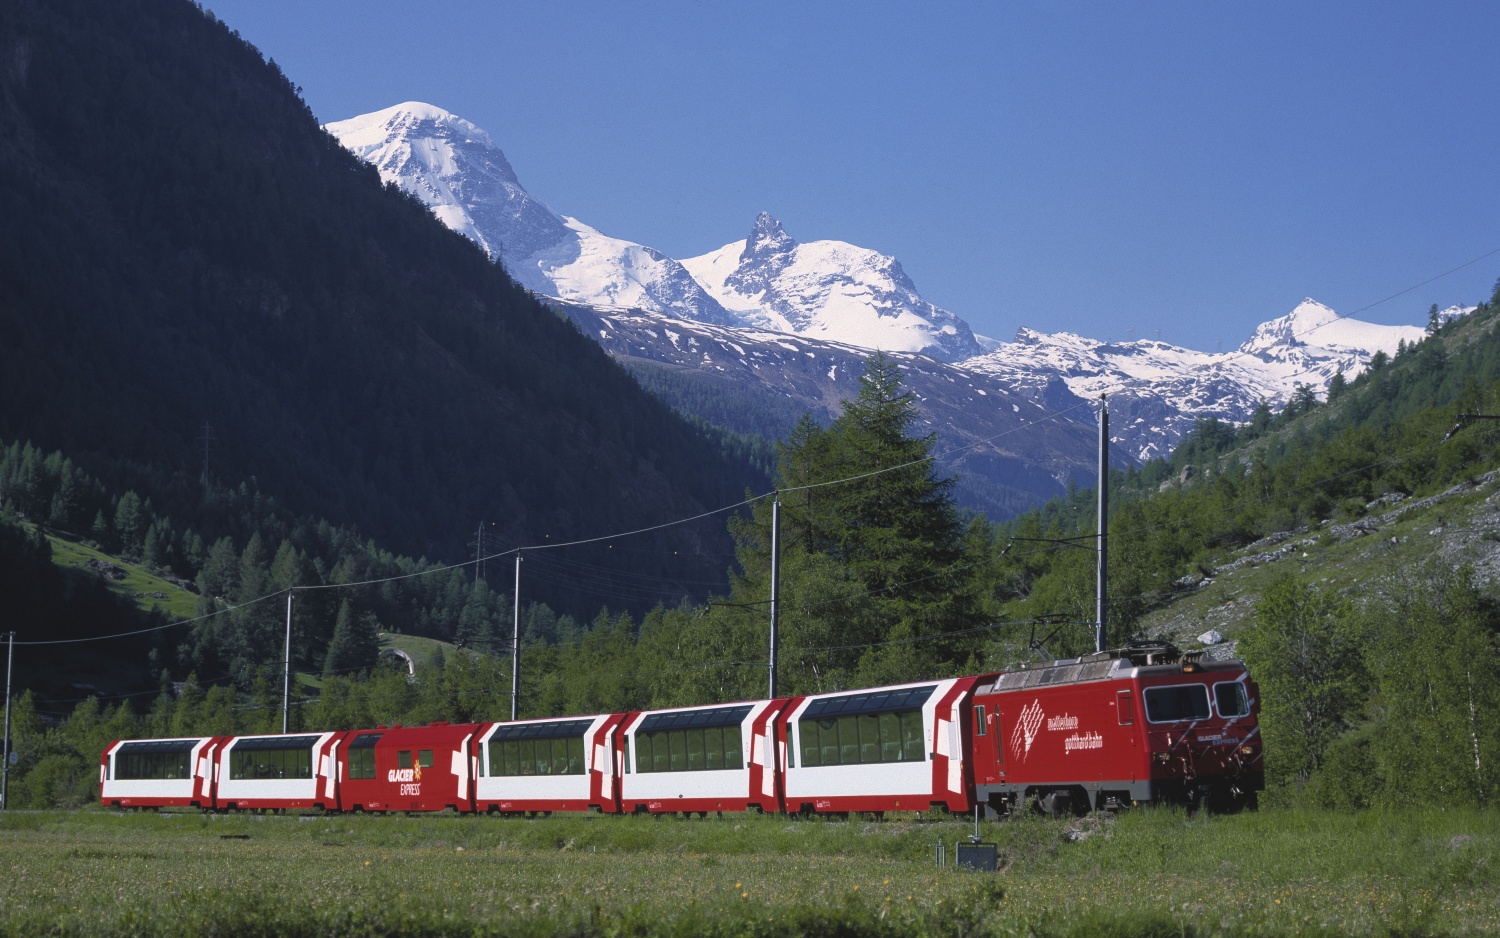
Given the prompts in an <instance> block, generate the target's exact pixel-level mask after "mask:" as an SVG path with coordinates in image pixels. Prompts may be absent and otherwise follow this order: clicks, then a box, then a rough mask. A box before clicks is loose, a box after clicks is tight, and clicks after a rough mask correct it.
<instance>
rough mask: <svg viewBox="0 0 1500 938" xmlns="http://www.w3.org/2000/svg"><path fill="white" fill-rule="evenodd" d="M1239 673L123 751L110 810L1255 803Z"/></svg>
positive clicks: (1147, 659) (1141, 672)
mask: <svg viewBox="0 0 1500 938" xmlns="http://www.w3.org/2000/svg"><path fill="white" fill-rule="evenodd" d="M1257 696H1258V692H1257V689H1256V686H1255V683H1254V682H1253V681H1251V680H1250V678H1249V675H1248V674H1247V673H1246V671H1245V668H1244V665H1242V664H1240V663H1239V662H1237V661H1222V662H1206V661H1203V660H1201V659H1200V658H1199V656H1197V655H1193V654H1186V655H1184V654H1180V653H1179V652H1178V651H1177V649H1175V648H1173V647H1172V646H1170V645H1165V644H1157V645H1133V646H1127V647H1126V648H1125V649H1122V650H1120V651H1110V652H1101V653H1099V654H1094V655H1086V656H1084V657H1081V658H1075V659H1071V660H1067V661H1054V662H1051V663H1050V664H1046V665H1042V666H1038V667H1033V668H1026V669H1021V670H1015V671H1007V672H1004V673H1000V674H985V675H977V676H972V677H962V678H948V679H945V680H938V681H922V682H914V683H911V684H901V685H895V686H891V687H876V688H869V689H865V690H854V691H843V692H839V693H828V694H812V695H807V696H801V697H790V698H786V697H783V698H777V699H775V700H754V701H745V702H742V703H736V704H719V705H712V706H707V707H683V708H676V709H671V710H653V711H637V712H630V713H613V714H598V715H594V716H583V717H567V718H560V719H544V720H523V721H517V722H513V723H468V724H454V725H449V724H446V723H433V724H430V725H428V726H411V727H401V726H393V727H376V728H375V729H368V730H350V731H345V732H324V733H303V734H281V735H261V736H233V737H229V736H219V737H199V738H190V739H154V740H128V741H116V742H114V743H111V744H110V745H109V746H108V747H107V748H106V749H105V750H104V753H103V755H102V758H101V765H100V769H99V779H100V786H99V787H100V801H101V802H102V803H103V804H104V805H105V806H107V807H109V806H113V807H119V808H142V807H146V808H158V807H197V808H202V809H204V810H233V809H239V810H286V809H316V810H325V811H371V812H390V811H401V812H413V811H444V810H447V811H455V812H461V813H469V812H475V813H500V814H528V815H532V814H539V813H543V814H544V813H550V812H553V811H599V812H605V813H622V812H624V813H689V814H690V813H694V812H697V813H702V814H707V813H709V812H721V811H769V812H790V813H802V814H846V813H849V812H869V813H881V812H886V811H925V810H928V809H930V808H939V809H945V810H948V811H953V812H964V813H967V812H969V811H973V810H975V809H976V808H978V807H983V808H984V809H985V810H986V811H987V812H989V813H991V814H995V813H1004V812H1009V811H1013V810H1016V809H1018V808H1020V807H1021V806H1023V805H1025V804H1027V803H1029V802H1032V801H1033V800H1034V803H1035V804H1037V805H1038V806H1039V807H1041V808H1042V809H1043V810H1047V811H1049V812H1063V811H1085V810H1090V809H1102V808H1106V807H1114V806H1124V805H1133V804H1144V803H1153V802H1162V801H1166V802H1181V803H1188V804H1198V803H1201V802H1205V801H1206V803H1208V804H1209V805H1210V806H1211V807H1214V808H1236V807H1246V806H1253V805H1254V803H1255V798H1256V793H1257V792H1259V791H1260V790H1261V788H1263V787H1264V778H1265V770H1264V762H1263V759H1262V754H1261V746H1260V736H1259V727H1258V726H1257V723H1256V717H1255V714H1256V710H1257V709H1258V704H1257Z"/></svg>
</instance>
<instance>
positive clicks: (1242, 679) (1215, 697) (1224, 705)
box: [971, 644, 1265, 813]
mask: <svg viewBox="0 0 1500 938" xmlns="http://www.w3.org/2000/svg"><path fill="white" fill-rule="evenodd" d="M1258 697H1259V693H1258V690H1257V688H1256V686H1255V683H1254V682H1253V681H1251V680H1250V676H1249V674H1248V673H1247V672H1246V671H1245V667H1244V665H1242V664H1241V663H1240V662H1238V661H1223V662H1205V661H1202V660H1201V659H1200V657H1199V656H1198V655H1194V654H1187V655H1183V654H1181V653H1179V652H1178V651H1177V649H1176V648H1174V647H1172V646H1171V645H1167V644H1138V645H1133V646H1127V647H1126V648H1125V649H1123V650H1122V651H1119V652H1102V653H1099V654H1093V655H1087V656H1084V657H1082V658H1075V659H1072V660H1069V661H1054V662H1052V663H1051V664H1048V665H1044V666H1041V667H1036V668H1028V669H1025V670H1018V671H1009V672H1006V673H1004V674H1001V675H999V676H997V677H996V678H994V680H993V681H989V682H985V683H983V684H981V685H980V686H979V687H978V688H977V689H976V690H975V693H974V728H975V729H974V735H973V740H972V742H973V746H972V749H971V752H972V753H973V758H974V782H975V795H976V797H977V798H978V800H979V801H980V802H982V803H984V804H986V805H988V806H989V807H990V808H991V809H992V810H998V811H1006V810H1011V809H1014V808H1015V807H1016V806H1018V805H1019V804H1021V803H1022V802H1023V801H1024V800H1025V799H1027V798H1033V797H1034V798H1036V799H1038V802H1039V804H1040V805H1041V807H1042V808H1043V809H1045V810H1047V811H1048V812H1050V813H1056V812H1060V811H1064V810H1085V811H1086V810H1089V809H1103V808H1106V807H1119V806H1125V805H1134V804H1141V803H1147V802H1158V801H1168V802H1179V803H1188V804H1193V805H1196V804H1198V803H1200V802H1202V801H1204V800H1205V799H1206V800H1207V802H1208V804H1209V805H1210V806H1211V807H1214V808H1216V809H1230V808H1239V807H1249V806H1253V805H1254V803H1255V799H1256V797H1257V793H1258V792H1259V791H1260V790H1261V789H1263V788H1264V787H1265V763H1264V761H1263V759H1262V754H1261V745H1260V742H1261V741H1260V727H1259V726H1258V725H1257V723H1256V719H1255V711H1256V709H1257V706H1258V704H1257V699H1258Z"/></svg>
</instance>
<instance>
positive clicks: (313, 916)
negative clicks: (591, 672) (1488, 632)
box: [0, 810, 1500, 938]
mask: <svg viewBox="0 0 1500 938" xmlns="http://www.w3.org/2000/svg"><path fill="white" fill-rule="evenodd" d="M970 833H972V824H966V823H963V822H961V821H956V820H932V819H927V818H916V817H913V818H908V819H904V820H903V819H896V820H892V819H889V818H888V819H886V820H884V821H881V822H872V821H862V820H852V821H823V820H812V821H796V820H790V819H788V818H783V817H770V816H766V817H758V816H757V817H738V816H734V817H731V816H725V817H723V818H709V819H698V820H682V819H678V818H671V817H664V818H634V817H626V818H616V817H602V816H590V817H569V818H563V817H551V818H538V819H535V820H523V819H494V818H483V817H452V816H435V817H400V816H397V817H364V816H356V817H322V816H316V817H314V816H303V817H298V816H244V815H241V816H227V815H226V816H206V815H200V814H182V815H171V814H159V815H158V814H131V815H119V814H112V813H105V812H101V811H83V812H72V813H68V812H37V813H30V812H28V813H13V814H9V815H6V816H3V817H0V933H3V934H7V935H184V936H186V935H226V936H239V935H257V936H259V935H266V936H269V935H536V936H594V935H599V936H610V935H621V936H629V935H640V936H648V935H652V936H654V935H666V936H684V938H686V936H697V935H724V936H737V935H745V936H758V935H767V936H769V935H792V934H795V935H828V936H851V938H853V936H865V935H870V936H885V935H889V936H905V935H913V936H927V935H932V936H939V935H953V936H969V935H975V936H983V935H1018V936H1019V935H1039V936H1044V935H1101V934H1102V935H1119V936H1126V935H1324V934H1362V935H1363V934H1370V935H1402V936H1405V935H1469V934H1494V933H1497V932H1500V889H1497V886H1500V876H1497V869H1500V823H1497V821H1496V819H1495V817H1494V815H1493V814H1491V813H1487V812H1483V811H1471V810H1455V811H1447V812H1440V811H1419V810H1410V811H1395V812H1391V811H1367V812H1360V813H1349V814H1343V813H1335V812H1313V811H1274V810H1273V811H1262V812H1259V813H1249V814H1242V815H1236V816H1229V817H1211V816H1206V815H1200V816H1196V817H1189V816H1187V815H1186V814H1184V813H1182V812H1179V811H1172V810H1146V811H1137V812H1133V813H1126V814H1123V815H1120V816H1118V817H1105V818H1098V817H1089V818H1083V819H1078V820H1068V821H1065V820H1053V819H1046V818H1041V817H1035V818H1026V819H1021V820H1010V821H1003V822H994V823H990V822H986V823H985V824H984V825H983V826H982V828H981V836H982V837H983V838H985V839H986V840H988V841H993V842H995V843H996V844H998V847H999V851H1000V865H1001V869H1000V870H999V871H998V872H994V873H988V872H974V871H970V870H964V869H957V868H954V867H953V866H949V867H948V868H946V869H940V868H938V866H937V864H936V862H935V854H936V847H935V845H936V844H937V843H938V842H939V841H943V842H945V843H946V844H947V845H948V851H949V857H950V862H951V858H952V855H953V847H954V844H955V843H956V842H958V841H962V840H965V839H966V838H967V836H968V835H969V834H970Z"/></svg>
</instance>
